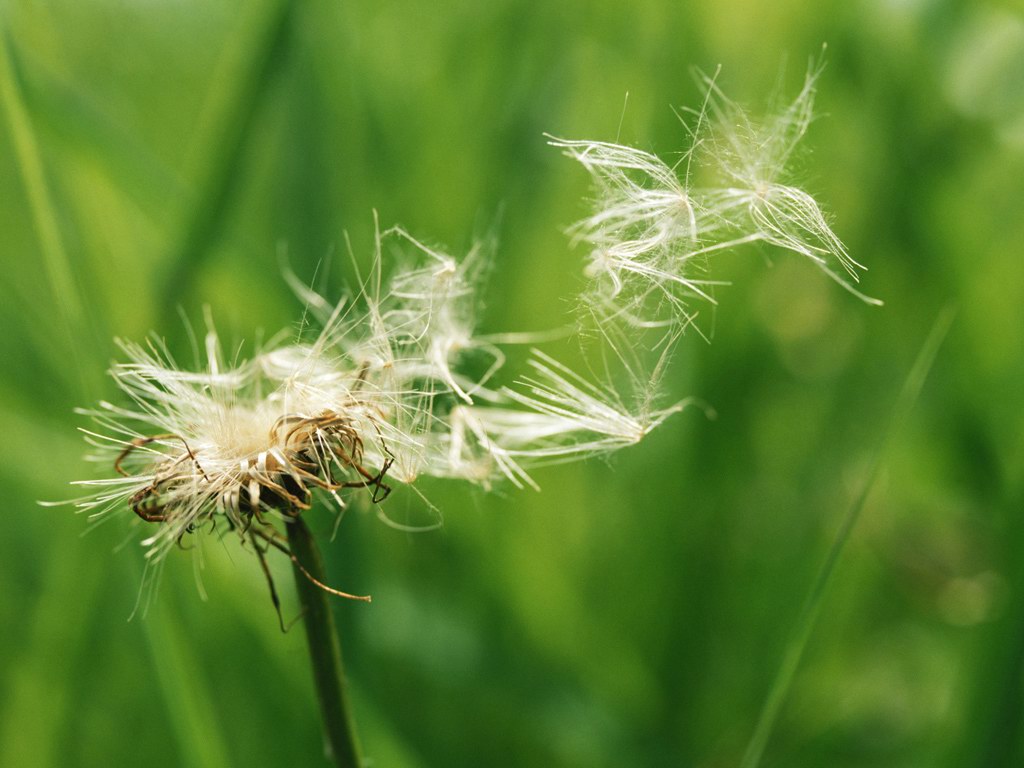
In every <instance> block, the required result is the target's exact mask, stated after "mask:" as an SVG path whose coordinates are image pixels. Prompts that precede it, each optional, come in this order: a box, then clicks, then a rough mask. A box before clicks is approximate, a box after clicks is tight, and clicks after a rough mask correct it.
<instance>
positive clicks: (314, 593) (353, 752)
mask: <svg viewBox="0 0 1024 768" xmlns="http://www.w3.org/2000/svg"><path fill="white" fill-rule="evenodd" d="M287 528H288V544H289V546H290V547H291V550H292V554H293V555H295V557H296V559H297V560H298V562H299V563H301V564H302V566H303V567H305V569H306V570H307V571H309V575H310V576H312V577H313V578H314V579H316V580H317V581H319V582H321V583H324V582H326V580H327V579H326V574H325V573H324V564H323V559H322V558H321V557H320V550H319V548H318V547H317V545H316V541H315V540H314V539H313V536H312V534H311V533H310V530H309V527H308V526H307V525H306V524H305V523H304V522H303V521H302V519H301V518H296V519H295V520H292V521H290V522H289V524H288V526H287ZM292 570H293V571H294V573H295V587H296V589H297V590H298V594H299V603H300V605H301V608H302V623H303V624H304V625H305V628H306V640H307V643H308V645H309V659H310V662H311V664H312V665H313V682H314V684H315V685H316V695H317V699H318V700H319V702H320V715H321V718H322V719H323V726H324V738H325V740H326V748H327V753H328V757H330V758H331V759H332V760H333V761H334V762H335V764H336V765H337V766H338V767H339V768H360V766H361V765H362V757H361V754H362V752H361V750H360V747H359V737H358V734H357V733H356V727H355V719H354V718H353V716H352V706H351V703H350V701H349V696H348V684H347V681H346V680H345V668H344V665H343V664H342V660H341V642H340V641H339V640H338V632H337V629H336V627H335V626H334V618H333V616H332V615H331V607H330V601H329V596H328V594H327V593H326V592H325V591H324V590H322V589H320V587H318V586H316V585H315V584H313V583H312V582H311V581H310V580H309V579H308V578H307V576H306V575H305V574H304V573H302V571H301V570H300V569H299V566H298V564H296V563H293V564H292Z"/></svg>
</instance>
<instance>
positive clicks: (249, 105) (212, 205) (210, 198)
mask: <svg viewBox="0 0 1024 768" xmlns="http://www.w3.org/2000/svg"><path fill="white" fill-rule="evenodd" d="M293 6H294V3H293V2H291V0H277V1H276V2H275V3H274V5H273V6H272V8H271V9H270V11H269V12H267V19H266V22H265V24H264V25H263V27H262V29H261V30H260V33H259V34H258V35H257V36H256V39H255V42H254V43H253V44H252V53H251V55H250V56H249V57H248V64H247V65H246V66H242V67H232V68H231V69H239V70H240V71H241V75H240V76H239V79H238V80H237V81H235V80H232V81H230V82H227V83H224V82H218V83H215V84H214V86H213V89H212V90H213V101H214V102H215V103H214V106H213V110H214V111H215V112H216V113H217V115H218V116H219V120H217V121H216V122H217V128H216V129H215V130H213V133H214V134H215V138H213V139H211V141H210V144H211V145H212V146H211V148H210V149H209V150H208V151H207V152H206V154H205V156H204V161H205V162H204V168H205V169H206V173H205V177H204V181H203V182H202V184H201V186H200V191H199V194H198V196H197V198H196V199H195V201H194V205H193V206H192V209H191V211H190V212H189V214H188V216H187V221H186V224H185V226H184V230H183V234H182V238H181V241H180V243H179V245H178V246H177V248H176V249H175V251H174V254H173V255H172V258H171V260H170V263H169V265H168V272H167V274H166V276H165V278H164V280H163V282H162V284H163V285H164V286H165V287H164V289H163V296H162V300H161V305H160V316H159V321H160V324H159V327H166V326H167V325H170V324H171V323H172V322H174V320H175V318H176V306H177V302H178V301H179V300H180V298H181V297H182V296H183V295H185V294H186V293H187V292H188V291H189V289H190V287H191V285H192V283H193V282H194V280H195V278H196V270H197V267H198V266H199V264H200V262H201V261H202V259H203V257H204V255H205V254H206V253H207V251H208V248H209V245H210V244H211V242H212V241H213V240H214V238H215V237H216V236H217V233H218V229H219V227H220V225H221V222H222V221H223V219H224V214H225V212H226V211H227V207H228V204H229V203H230V201H231V198H232V196H233V193H234V191H235V187H236V185H237V181H238V178H239V175H240V174H239V171H238V165H239V161H240V158H241V154H242V151H243V149H244V147H245V144H246V139H247V137H248V134H249V131H250V129H251V127H252V124H253V122H254V120H255V117H256V113H257V110H258V107H259V105H260V103H261V101H262V97H263V94H264V92H265V91H266V89H267V86H268V85H269V83H270V81H271V80H272V79H273V76H274V74H275V73H276V71H277V69H278V65H279V63H280V61H281V60H282V58H283V57H284V54H285V51H286V48H287V41H288V37H289V30H290V28H291V18H292V14H293Z"/></svg>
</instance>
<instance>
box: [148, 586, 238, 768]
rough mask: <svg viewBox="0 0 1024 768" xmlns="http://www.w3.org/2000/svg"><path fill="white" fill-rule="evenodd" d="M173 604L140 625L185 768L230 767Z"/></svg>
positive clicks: (154, 609) (201, 677)
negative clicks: (173, 612) (194, 767)
mask: <svg viewBox="0 0 1024 768" xmlns="http://www.w3.org/2000/svg"><path fill="white" fill-rule="evenodd" d="M167 586H170V585H167ZM165 597H167V596H166V595H165ZM172 602H173V601H171V600H161V602H160V604H159V605H154V606H153V607H152V608H151V609H150V611H149V612H148V614H147V615H146V616H145V617H143V618H142V619H141V622H142V627H143V630H144V632H145V635H146V640H147V642H148V644H149V648H150V653H151V655H152V658H153V665H154V667H155V668H156V674H157V678H158V679H159V681H160V688H161V692H162V694H163V699H164V702H165V703H166V705H167V710H168V713H169V714H170V720H171V727H172V728H173V729H174V735H175V738H176V739H177V742H178V745H179V749H180V751H181V757H182V759H183V760H184V761H185V764H186V765H194V766H198V767H199V768H222V767H226V766H229V765H231V761H230V759H229V757H228V756H229V754H230V752H229V750H228V748H227V746H226V744H225V743H224V740H223V739H222V738H221V731H220V729H219V728H218V725H217V717H216V707H215V706H214V705H213V702H212V700H211V698H210V694H209V691H208V690H207V687H206V683H205V677H204V675H203V674H202V672H201V665H200V664H199V662H198V661H197V660H196V659H195V657H194V654H193V653H192V651H191V649H190V648H189V645H188V643H187V642H185V641H184V640H183V639H182V637H181V635H180V634H179V633H178V630H177V622H176V621H175V620H174V617H173V614H172V607H171V603H172Z"/></svg>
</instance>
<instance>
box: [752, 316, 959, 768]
mask: <svg viewBox="0 0 1024 768" xmlns="http://www.w3.org/2000/svg"><path fill="white" fill-rule="evenodd" d="M955 314H956V312H955V310H954V308H953V307H952V306H950V307H946V308H945V309H944V310H943V311H942V312H940V313H939V315H938V317H936V318H935V323H934V324H933V325H932V329H931V332H930V333H929V334H928V337H927V338H926V339H925V342H924V344H923V345H922V347H921V351H920V352H918V355H917V359H916V360H915V361H914V366H913V367H912V368H911V369H910V373H909V374H907V378H906V379H905V380H904V382H903V387H902V389H901V390H900V394H899V396H898V398H897V400H896V404H895V406H894V407H893V411H892V416H891V417H890V419H889V423H888V425H887V427H886V429H885V431H884V433H883V435H882V438H881V441H880V443H879V445H878V447H877V448H876V449H875V452H874V454H873V455H872V457H871V464H870V465H869V467H868V470H867V474H866V475H865V476H864V480H863V482H862V483H861V486H860V488H859V490H858V492H857V495H856V496H855V497H854V499H853V503H852V504H851V505H850V507H849V508H848V509H847V510H846V515H845V517H844V518H843V521H842V524H841V525H840V527H839V530H838V531H837V533H836V536H835V538H834V539H833V541H832V546H831V547H830V548H829V552H828V556H827V557H826V559H825V562H824V564H823V565H822V567H821V570H820V571H818V575H817V577H816V578H815V580H814V585H813V586H812V587H811V591H810V594H809V595H808V596H807V601H806V602H805V603H804V606H803V609H802V610H801V611H800V616H799V617H798V618H797V621H796V625H795V626H794V628H793V633H792V635H791V636H790V639H789V643H788V644H787V646H786V651H785V654H784V655H783V658H782V663H781V664H780V665H779V669H778V671H777V672H776V673H775V679H774V681H772V687H771V689H770V690H769V692H768V696H767V698H766V699H765V702H764V705H763V706H762V708H761V714H760V716H759V717H758V721H757V726H756V727H755V728H754V735H753V736H752V737H751V739H750V743H749V744H748V745H747V751H746V753H745V754H744V755H743V762H742V763H741V764H740V765H741V768H757V766H758V765H760V763H761V756H762V755H763V753H764V749H765V747H766V746H767V745H768V739H769V737H770V736H771V733H772V730H773V729H774V727H775V721H776V719H777V718H778V715H779V711H780V710H781V708H782V704H783V702H784V701H785V699H786V694H787V693H789V688H790V686H791V684H792V683H793V678H794V677H795V675H796V670H797V668H798V667H799V666H800V661H801V659H802V658H803V655H804V650H805V649H806V648H807V641H808V640H809V639H810V637H811V632H812V631H813V630H814V626H815V624H816V623H817V618H818V614H819V612H820V610H821V606H822V604H823V603H824V598H825V593H826V591H827V589H828V586H829V583H830V582H831V581H832V575H833V574H834V573H835V570H836V566H837V565H838V564H839V559H840V557H841V555H842V553H843V549H844V548H845V547H846V542H847V541H848V540H849V538H850V534H851V532H852V531H853V528H854V526H855V525H856V524H857V520H858V519H859V518H860V514H861V511H862V510H863V509H864V505H865V503H866V502H867V500H868V496H869V495H870V493H871V489H872V487H873V486H874V484H875V479H876V478H877V477H878V473H879V471H880V470H881V467H882V462H883V460H884V458H885V455H886V453H887V452H888V448H889V445H890V444H891V443H892V440H893V438H894V437H895V435H896V434H897V433H898V431H899V429H900V427H901V426H902V424H903V422H904V421H905V420H906V417H907V415H908V414H909V413H910V410H911V409H912V408H913V406H914V403H915V402H916V401H917V396H918V395H919V394H920V392H921V387H923V386H924V382H925V379H926V378H928V372H929V371H930V370H931V366H932V363H933V362H934V361H935V356H936V354H938V351H939V347H940V346H941V345H942V342H943V340H944V339H945V338H946V333H947V332H948V331H949V327H950V325H951V324H952V322H953V317H954V315H955Z"/></svg>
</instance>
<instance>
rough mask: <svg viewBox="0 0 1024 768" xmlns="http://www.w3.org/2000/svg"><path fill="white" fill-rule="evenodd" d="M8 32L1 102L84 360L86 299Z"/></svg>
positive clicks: (56, 297) (61, 309)
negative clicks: (78, 285) (64, 234)
mask: <svg viewBox="0 0 1024 768" xmlns="http://www.w3.org/2000/svg"><path fill="white" fill-rule="evenodd" d="M7 34H8V33H7V30H6V29H0V102H2V104H3V112H4V114H5V116H6V118H7V127H8V130H9V131H10V135H11V140H12V141H13V143H14V155H15V158H16V162H17V166H18V170H19V172H20V175H21V181H22V184H23V185H24V186H25V192H26V194H27V196H28V204H29V209H30V210H31V213H32V224H33V227H34V228H35V232H36V236H37V237H38V238H39V245H40V248H41V250H42V255H43V269H44V271H45V274H46V278H47V281H48V282H49V285H50V289H51V291H52V292H53V303H54V304H55V305H56V307H55V309H56V313H57V315H58V317H59V318H60V322H61V325H62V326H63V330H64V333H65V334H66V337H67V346H68V348H69V351H70V352H71V354H72V355H73V356H74V358H75V359H76V360H78V361H79V362H80V358H79V355H80V350H81V342H82V341H83V340H84V339H87V337H88V334H87V333H83V329H84V325H83V320H84V316H85V313H84V310H83V303H82V299H81V297H80V296H79V293H78V290H77V288H76V286H75V278H74V273H73V271H72V269H71V262H70V260H69V258H68V253H67V249H66V248H65V246H64V240H63V237H62V235H61V231H60V224H59V222H58V218H57V212H56V209H55V207H54V204H53V197H52V195H51V193H50V187H49V184H48V183H47V180H46V171H45V169H44V167H43V160H42V155H41V154H40V148H39V142H38V140H37V138H36V134H35V131H34V130H33V127H32V120H31V118H30V116H29V114H28V110H27V109H26V108H25V101H24V98H23V96H22V92H21V86H20V83H19V81H18V77H17V73H16V72H15V68H14V61H13V58H12V56H11V50H10V43H9V40H8V37H7ZM77 369H78V371H85V370H86V368H85V367H83V366H82V365H78V366H77ZM90 369H91V367H90Z"/></svg>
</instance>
